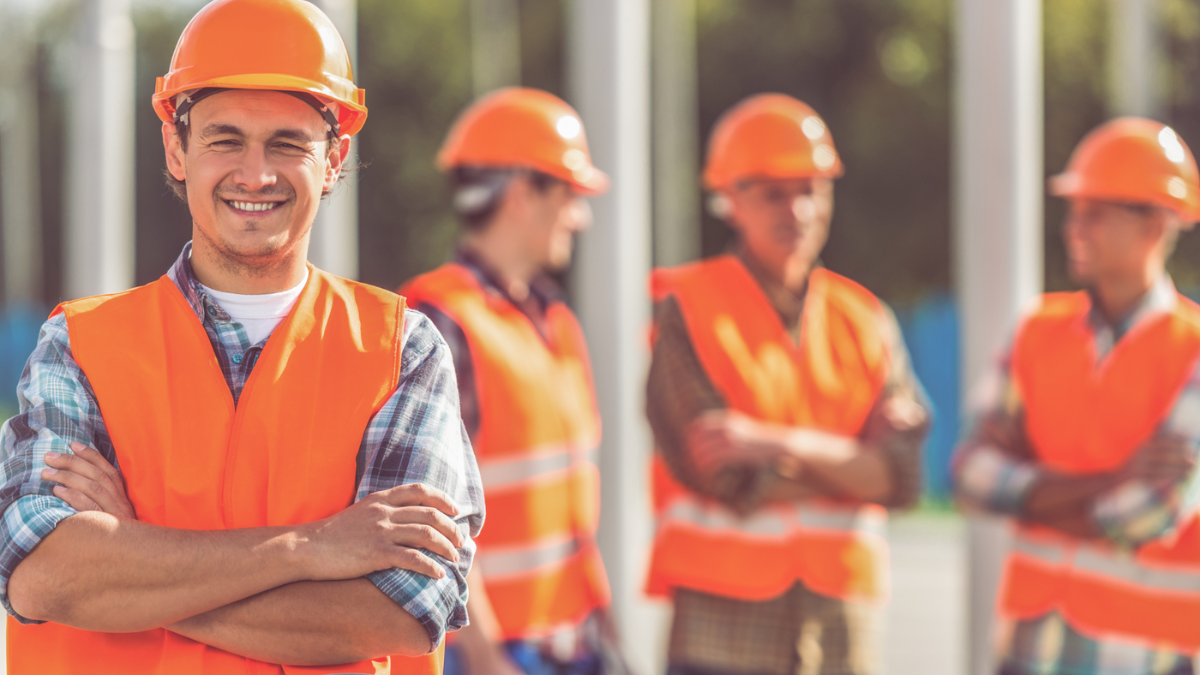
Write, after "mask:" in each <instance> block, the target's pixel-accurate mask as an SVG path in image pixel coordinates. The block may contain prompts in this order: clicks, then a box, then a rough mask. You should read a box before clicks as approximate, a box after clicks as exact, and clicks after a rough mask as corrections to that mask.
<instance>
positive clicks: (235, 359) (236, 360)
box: [233, 354, 242, 363]
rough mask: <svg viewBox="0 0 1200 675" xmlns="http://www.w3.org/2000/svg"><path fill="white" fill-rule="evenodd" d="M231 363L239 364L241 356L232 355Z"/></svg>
mask: <svg viewBox="0 0 1200 675" xmlns="http://www.w3.org/2000/svg"><path fill="white" fill-rule="evenodd" d="M233 362H234V363H241V362H242V355H241V354H234V355H233Z"/></svg>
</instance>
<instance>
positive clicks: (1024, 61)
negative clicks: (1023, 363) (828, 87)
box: [954, 0, 1044, 675]
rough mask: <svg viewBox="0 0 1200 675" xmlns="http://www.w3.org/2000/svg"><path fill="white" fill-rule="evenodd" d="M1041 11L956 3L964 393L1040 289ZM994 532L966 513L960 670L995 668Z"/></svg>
mask: <svg viewBox="0 0 1200 675" xmlns="http://www.w3.org/2000/svg"><path fill="white" fill-rule="evenodd" d="M1041 9H1042V8H1041V2H1040V0H959V1H958V48H957V49H958V71H957V73H956V78H955V84H956V87H957V92H956V99H957V101H956V104H957V110H956V129H955V152H954V161H955V178H956V183H955V234H956V246H955V254H956V255H955V263H956V264H955V271H956V275H957V278H956V282H957V286H958V299H959V307H960V308H961V312H962V313H961V318H962V325H963V333H962V338H963V340H962V344H963V361H962V365H963V368H962V372H963V391H966V392H970V391H972V387H975V386H977V385H978V384H979V382H980V379H981V377H982V376H983V374H984V373H985V371H986V369H987V367H988V366H989V363H990V361H991V359H992V358H993V357H994V356H995V355H996V353H997V352H998V351H999V350H1000V349H1001V348H1002V347H1003V345H1004V343H1005V340H1006V339H1007V337H1008V335H1009V334H1010V332H1011V330H1012V328H1013V324H1014V321H1015V319H1016V317H1017V315H1018V313H1019V312H1020V311H1021V309H1022V308H1024V307H1025V306H1026V305H1027V304H1028V303H1029V302H1030V301H1031V300H1032V298H1033V297H1034V296H1035V295H1036V294H1037V293H1039V292H1040V291H1041V287H1042V199H1043V189H1044V188H1043V176H1042V108H1043V105H1042V26H1041V16H1042V15H1041ZM968 400H970V396H969V395H968ZM1005 534H1006V530H1005V528H1004V527H1003V524H1002V523H1001V522H999V521H998V520H996V519H991V518H972V520H971V523H970V527H969V531H968V539H969V541H968V544H969V549H968V550H969V555H968V558H969V560H968V566H969V570H968V583H969V588H970V601H969V602H970V611H969V635H970V638H969V639H970V645H969V647H970V649H969V659H970V664H969V668H968V670H967V672H968V673H969V674H970V675H985V674H986V675H992V673H994V672H995V669H994V667H993V665H992V657H993V654H992V646H993V641H992V635H993V629H994V620H993V619H994V616H995V593H996V586H997V584H998V581H999V577H1000V571H1001V565H1002V563H1003V559H1004V553H1005V551H1006V548H1007V541H1006V536H1005Z"/></svg>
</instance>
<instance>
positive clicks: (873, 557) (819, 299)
mask: <svg viewBox="0 0 1200 675" xmlns="http://www.w3.org/2000/svg"><path fill="white" fill-rule="evenodd" d="M651 283H652V293H653V295H654V296H655V298H656V300H661V299H663V298H665V297H666V296H668V295H673V296H675V299H676V301H677V302H678V303H679V308H680V310H681V311H682V313H683V318H684V321H685V323H686V324H687V329H688V334H689V335H690V336H691V340H692V344H693V346H694V347H695V350H696V355H697V356H698V357H699V360H700V364H701V365H702V366H703V367H704V371H705V372H706V373H707V374H708V377H709V379H710V380H711V381H712V383H713V386H715V387H716V389H717V391H718V392H720V394H721V395H722V396H723V397H724V399H725V401H726V403H727V404H728V406H729V408H730V409H732V410H737V411H739V412H742V413H744V414H746V415H749V416H750V417H754V418H756V419H760V420H764V421H767V422H772V423H775V424H785V425H788V426H794V427H806V428H811V429H819V430H821V431H826V432H830V433H834V434H840V435H844V436H857V435H858V434H859V432H860V431H861V430H862V427H863V424H864V423H865V422H866V419H867V416H868V415H869V414H870V411H871V408H872V407H873V406H874V405H875V402H876V399H878V397H879V395H880V392H881V391H882V389H883V385H884V381H885V379H886V377H887V372H888V367H889V359H890V356H889V349H890V347H889V344H890V342H889V340H888V339H887V333H886V318H885V313H884V309H883V306H882V304H881V303H880V302H879V300H877V299H876V298H875V297H874V296H873V295H871V294H870V293H869V292H868V291H867V290H865V289H864V288H862V287H861V286H859V285H857V284H855V283H854V282H852V281H850V280H848V279H846V278H844V277H841V276H838V275H837V274H834V273H833V272H830V271H828V270H825V269H816V270H814V271H813V272H812V275H811V276H810V277H809V282H808V293H807V297H806V300H805V304H804V315H803V317H802V323H801V329H800V341H799V344H797V343H796V342H795V341H793V339H792V337H791V335H789V333H788V331H787V329H786V328H785V327H784V325H783V322H782V321H780V319H779V315H778V313H777V312H776V311H775V308H774V307H773V306H772V305H771V303H770V301H769V300H768V299H767V296H766V295H765V294H764V293H763V291H762V289H761V288H760V287H759V285H758V283H757V282H756V281H755V280H754V278H753V277H751V276H750V273H749V272H748V271H747V270H746V268H745V267H744V266H743V265H742V263H741V262H740V261H739V260H738V259H737V258H735V257H733V256H729V255H724V256H719V257H717V258H714V259H711V260H707V261H702V262H699V263H693V264H690V265H684V266H682V267H678V268H674V269H665V270H657V271H655V272H654V275H653V277H652V280H651ZM653 485H654V501H655V508H656V511H657V516H658V532H657V535H656V539H655V542H654V553H653V557H652V560H651V564H650V575H649V581H648V584H647V590H648V592H649V593H650V594H652V595H668V594H669V592H670V590H671V589H672V588H675V587H682V588H689V589H694V590H698V591H703V592H706V593H713V594H716V595H722V596H726V597H731V598H737V599H741V600H767V599H770V598H774V597H777V596H779V595H781V594H782V593H784V592H786V591H787V590H788V589H789V588H790V587H791V586H792V585H793V584H795V583H796V582H797V581H800V582H803V583H804V584H805V585H806V586H808V587H809V588H811V589H812V590H814V591H816V592H817V593H821V594H823V595H827V596H830V597H835V598H843V599H851V600H858V601H872V600H877V599H881V598H882V597H883V596H884V595H885V594H886V589H887V543H886V540H885V539H884V532H883V529H884V525H885V519H886V511H885V510H884V509H883V508H882V507H880V506H877V505H859V504H848V503H845V502H840V501H835V500H832V499H813V500H805V501H802V502H795V503H772V504H767V505H765V506H763V507H761V508H759V509H758V510H756V511H755V512H754V513H752V514H750V515H748V516H739V515H738V514H736V513H734V512H733V511H731V510H730V509H728V508H726V507H724V506H722V505H721V504H719V503H718V502H716V501H715V500H712V499H709V498H706V497H703V496H701V495H698V494H695V493H693V492H691V491H689V490H687V489H685V488H684V487H682V486H681V485H680V484H679V483H678V482H677V481H676V480H675V479H674V478H673V477H672V476H671V474H670V472H669V470H668V469H667V467H666V464H665V463H664V462H663V461H662V459H661V457H657V456H656V458H655V465H654V481H653Z"/></svg>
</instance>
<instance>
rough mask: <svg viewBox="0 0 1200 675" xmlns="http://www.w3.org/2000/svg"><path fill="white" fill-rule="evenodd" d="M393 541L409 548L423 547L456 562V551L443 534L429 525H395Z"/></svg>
mask: <svg viewBox="0 0 1200 675" xmlns="http://www.w3.org/2000/svg"><path fill="white" fill-rule="evenodd" d="M392 536H393V541H394V543H396V544H399V545H400V546H403V547H405V548H411V549H418V548H423V549H425V550H427V551H431V552H433V553H436V554H437V555H440V556H442V557H443V558H445V559H447V560H450V561H452V562H458V551H456V550H455V547H454V544H451V543H450V540H449V539H447V538H446V536H445V535H444V534H442V533H441V532H438V531H437V530H436V529H435V528H433V527H432V526H429V525H397V526H396V528H395V530H394V533H393V535H392Z"/></svg>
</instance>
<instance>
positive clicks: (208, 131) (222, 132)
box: [200, 124, 246, 136]
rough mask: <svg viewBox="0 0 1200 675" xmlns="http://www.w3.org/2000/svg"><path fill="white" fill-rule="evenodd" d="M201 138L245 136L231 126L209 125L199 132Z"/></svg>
mask: <svg viewBox="0 0 1200 675" xmlns="http://www.w3.org/2000/svg"><path fill="white" fill-rule="evenodd" d="M200 135H201V136H245V135H246V134H245V133H244V132H243V131H242V130H241V129H239V128H237V127H236V126H234V125H232V124H210V125H208V126H206V127H204V128H203V129H201V130H200Z"/></svg>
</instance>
